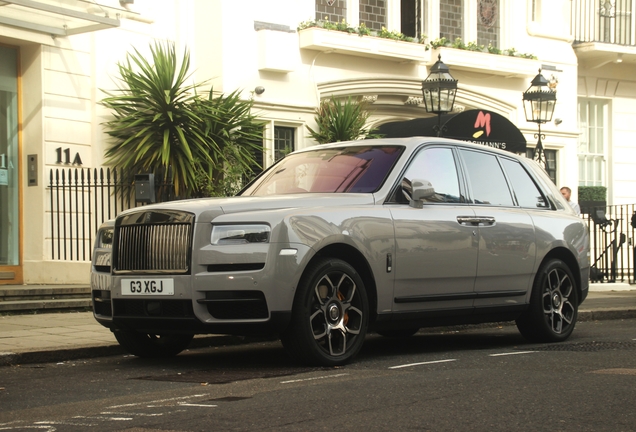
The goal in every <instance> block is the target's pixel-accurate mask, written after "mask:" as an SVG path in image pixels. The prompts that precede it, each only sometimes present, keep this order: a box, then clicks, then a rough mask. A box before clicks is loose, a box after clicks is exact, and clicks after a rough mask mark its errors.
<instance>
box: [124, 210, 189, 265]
mask: <svg viewBox="0 0 636 432" xmlns="http://www.w3.org/2000/svg"><path fill="white" fill-rule="evenodd" d="M193 219H194V217H193V215H191V214H189V213H181V212H157V211H153V212H140V213H138V214H134V215H127V216H126V217H125V218H123V219H122V220H121V221H120V220H118V221H117V224H116V233H115V242H116V246H115V249H116V253H114V257H113V258H114V261H115V262H114V272H115V273H119V274H122V273H180V274H183V273H188V272H189V271H190V250H191V245H192V230H193V226H194V225H193Z"/></svg>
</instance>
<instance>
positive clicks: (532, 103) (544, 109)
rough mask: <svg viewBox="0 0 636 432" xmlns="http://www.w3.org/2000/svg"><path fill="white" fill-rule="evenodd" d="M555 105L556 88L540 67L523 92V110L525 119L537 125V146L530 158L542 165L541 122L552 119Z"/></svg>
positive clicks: (543, 159)
mask: <svg viewBox="0 0 636 432" xmlns="http://www.w3.org/2000/svg"><path fill="white" fill-rule="evenodd" d="M555 105H556V90H554V89H553V88H552V87H551V86H550V82H549V81H548V80H547V79H545V77H544V76H543V75H541V69H539V73H538V74H537V76H536V77H534V78H533V80H532V83H531V84H530V87H528V90H526V91H525V92H523V110H524V111H525V114H526V120H527V121H529V122H532V123H536V124H537V125H538V127H539V133H537V134H534V137H535V138H536V139H537V146H536V147H535V148H534V154H533V156H532V158H533V159H535V160H536V161H537V162H539V163H540V164H541V165H543V166H545V158H544V153H543V144H542V142H541V141H542V140H544V139H545V135H543V134H542V133H541V124H543V123H547V122H549V121H551V120H552V114H554V106H555Z"/></svg>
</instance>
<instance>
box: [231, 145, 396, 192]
mask: <svg viewBox="0 0 636 432" xmlns="http://www.w3.org/2000/svg"><path fill="white" fill-rule="evenodd" d="M402 150H403V147H400V146H389V145H384V146H351V147H336V148H322V149H321V148H316V149H315V150H312V151H307V152H301V153H295V154H291V155H289V156H287V157H286V158H285V159H283V160H282V161H280V162H279V163H278V164H276V165H275V166H273V167H272V168H271V169H270V170H269V171H268V172H266V173H265V175H263V176H262V177H261V178H260V179H258V180H257V181H256V182H255V183H254V184H252V185H251V186H250V187H249V188H247V189H246V190H245V191H244V192H243V193H242V194H241V195H243V196H246V195H250V196H266V195H280V194H291V193H303V192H313V193H321V192H323V193H324V192H327V193H333V192H350V193H370V192H375V191H377V190H378V189H379V188H380V186H382V183H384V180H385V179H386V177H387V175H388V174H389V172H390V171H391V168H392V167H393V165H394V164H395V161H397V159H398V157H399V156H400V154H402Z"/></svg>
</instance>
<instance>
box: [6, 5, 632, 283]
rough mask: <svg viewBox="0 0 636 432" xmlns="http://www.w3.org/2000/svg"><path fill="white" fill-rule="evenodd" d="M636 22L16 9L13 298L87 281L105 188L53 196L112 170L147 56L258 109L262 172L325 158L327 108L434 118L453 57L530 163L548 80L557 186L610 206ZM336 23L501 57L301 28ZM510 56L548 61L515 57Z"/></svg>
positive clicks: (616, 189)
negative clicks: (537, 81) (124, 66)
mask: <svg viewBox="0 0 636 432" xmlns="http://www.w3.org/2000/svg"><path fill="white" fill-rule="evenodd" d="M606 3H609V4H610V5H611V7H609V6H607V7H606V6H603V5H604V4H606ZM602 4H603V5H602ZM634 14H636V0H615V1H610V2H600V1H599V0H551V1H550V2H548V1H546V0H333V1H332V0H272V1H265V0H121V1H120V0H95V1H90V2H89V1H84V0H5V1H4V2H2V5H0V121H1V124H2V128H0V284H22V283H27V284H71V283H87V282H88V280H89V266H90V242H91V240H92V236H94V231H95V230H96V225H97V224H98V223H99V222H100V220H99V219H100V218H102V216H103V214H104V211H105V210H104V208H103V207H100V208H99V209H97V208H95V209H94V210H91V211H90V212H89V210H87V209H86V208H85V207H82V205H86V206H88V204H85V203H84V201H82V198H85V199H86V203H88V202H89V199H90V196H91V194H92V195H95V194H97V189H94V190H90V189H86V190H80V191H79V192H76V196H75V197H71V195H70V194H65V193H63V194H60V193H59V191H60V187H57V188H56V187H53V186H52V185H53V184H55V183H56V182H58V183H59V179H57V178H56V176H57V175H59V174H60V173H64V175H65V176H69V177H70V176H71V175H75V174H74V173H75V172H77V171H76V170H77V169H81V171H80V172H84V170H86V171H88V170H89V169H99V168H101V167H103V165H104V150H105V149H106V148H107V147H108V145H109V141H108V136H107V135H106V134H105V133H104V130H103V128H102V126H101V124H102V122H104V121H105V120H106V119H108V118H109V115H110V113H109V112H108V111H107V110H105V109H104V108H103V107H102V106H101V105H100V104H99V101H100V100H101V99H102V98H103V97H104V93H103V90H113V89H115V88H116V86H117V83H116V77H117V62H121V61H123V60H124V59H125V56H126V54H127V53H129V52H132V51H133V49H134V48H136V49H137V50H139V51H140V52H142V53H149V46H150V43H152V42H153V41H154V40H169V41H173V42H175V44H176V46H177V47H178V51H179V52H183V50H184V49H186V48H187V49H188V50H189V51H190V53H191V59H192V63H193V65H194V68H195V69H193V71H192V72H193V76H192V79H193V81H194V82H202V81H206V80H210V83H211V84H212V85H213V87H214V90H215V91H222V92H226V93H229V92H231V91H233V90H236V89H239V90H241V91H242V94H243V97H244V98H246V99H247V98H253V99H254V102H255V105H254V106H255V113H256V114H257V115H258V116H259V117H260V118H261V119H263V120H265V121H266V127H265V130H264V137H263V144H264V147H265V149H266V150H265V152H264V155H263V164H264V165H265V166H268V165H270V164H271V163H273V161H274V160H275V159H276V158H277V157H278V156H279V155H280V154H281V153H282V152H285V151H288V150H291V149H299V148H304V147H307V146H311V145H314V144H315V142H313V141H312V140H311V139H310V138H308V132H307V129H306V127H307V126H310V127H315V126H316V125H315V121H314V110H315V109H316V108H317V107H318V105H319V103H320V101H321V100H324V99H327V98H332V97H348V96H352V97H358V98H361V99H364V100H365V101H367V102H368V103H369V108H370V110H371V111H372V116H371V121H372V123H373V125H376V126H379V125H381V124H384V123H387V122H392V121H400V120H410V119H415V118H421V117H429V116H432V114H428V113H427V112H426V110H425V108H424V105H423V103H422V91H421V86H422V80H424V79H425V78H426V77H427V75H428V73H429V70H430V68H431V66H432V65H433V64H434V63H435V61H436V60H437V59H438V56H440V55H441V59H442V61H443V62H444V63H445V64H446V65H447V66H448V67H449V68H450V70H451V73H452V75H453V76H454V78H456V79H458V91H457V97H456V101H455V110H456V111H461V110H487V111H490V112H494V113H497V114H500V115H502V116H504V117H505V118H506V119H508V120H510V122H511V123H513V124H514V125H516V127H517V128H518V129H519V130H520V131H521V132H522V133H523V135H524V136H525V138H526V140H527V143H528V148H530V149H531V148H532V147H533V146H534V145H535V143H536V142H537V138H536V137H535V134H536V133H537V125H536V124H534V123H530V122H527V121H526V118H525V114H524V110H523V104H522V93H523V92H524V91H525V90H526V89H527V88H528V87H529V85H530V81H531V80H532V78H533V77H534V76H535V75H536V74H537V72H538V70H539V69H541V71H542V74H543V75H544V76H545V77H546V78H548V79H550V80H552V82H554V83H557V82H558V85H557V104H556V108H555V112H554V117H553V121H552V122H550V123H546V124H544V125H542V126H541V132H542V133H543V134H545V139H544V140H543V146H544V147H545V149H546V157H547V159H548V171H549V173H550V174H551V176H552V177H553V179H554V180H555V182H556V183H557V184H558V185H559V186H563V185H567V186H570V187H571V188H572V189H573V191H574V198H575V199H576V186H578V185H591V186H606V187H607V188H608V196H607V201H608V203H609V204H630V203H635V202H636V187H635V186H636V174H635V173H636V121H634V119H635V118H636V74H635V73H634V72H636V24H635V16H634ZM606 15H607V16H606ZM325 17H327V18H328V19H329V21H330V22H332V23H333V22H342V20H345V21H346V23H348V25H349V26H350V27H351V28H360V26H362V25H364V26H366V27H368V28H370V29H372V30H376V31H379V32H381V31H382V27H384V28H385V29H387V30H389V31H395V32H401V33H403V34H406V35H408V36H413V37H416V38H418V39H422V35H426V37H427V39H426V42H431V41H436V40H437V39H439V38H441V37H445V38H446V39H447V40H449V41H456V38H461V40H462V41H463V42H464V43H469V42H474V43H475V44H477V45H484V46H488V45H491V46H492V47H494V48H497V49H499V50H500V51H504V54H491V53H488V52H477V51H470V50H467V49H458V48H453V47H447V46H441V47H438V48H432V47H430V46H429V45H428V44H426V43H418V41H411V42H405V41H396V40H391V39H386V38H379V37H376V36H371V35H365V36H359V35H358V34H355V33H354V34H349V33H347V32H343V31H338V30H325V29H324V28H318V27H309V28H305V29H302V30H298V27H299V25H300V24H301V23H303V22H307V21H316V20H324V19H325ZM581 17H587V18H581ZM589 17H592V18H589ZM427 48H428V49H427ZM513 49H514V51H516V52H517V53H528V54H532V55H533V56H534V57H535V58H524V57H519V56H514V55H505V54H506V53H509V52H510V51H511V50H513ZM74 170H75V171H74ZM71 173H73V174H71ZM66 180H69V179H66ZM75 181H76V180H75V179H73V180H72V181H71V183H72V182H75ZM74 193H75V192H74ZM77 194H79V195H77ZM77 196H79V198H77ZM93 198H94V197H93ZM67 199H68V200H71V199H72V200H73V201H72V202H71V203H70V204H69V203H68V202H60V200H64V201H66V200H67ZM69 205H70V207H69ZM64 206H66V207H64ZM61 208H64V209H66V210H64V212H63V214H61V213H60V211H59V209H61ZM108 211H110V210H108ZM108 211H106V213H108ZM113 211H116V210H113ZM89 213H90V214H89ZM97 213H99V214H97ZM106 216H108V214H107V215H106ZM87 222H88V223H87ZM80 227H81V230H80V229H79V228H80ZM87 245H88V246H87Z"/></svg>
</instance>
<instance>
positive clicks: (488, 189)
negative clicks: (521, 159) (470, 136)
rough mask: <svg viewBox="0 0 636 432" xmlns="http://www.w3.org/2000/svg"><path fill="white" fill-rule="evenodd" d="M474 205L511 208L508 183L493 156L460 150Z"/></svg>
mask: <svg viewBox="0 0 636 432" xmlns="http://www.w3.org/2000/svg"><path fill="white" fill-rule="evenodd" d="M461 153H462V158H463V159H464V163H465V164H466V170H467V171H468V181H469V183H470V188H471V193H472V198H473V200H474V202H475V204H488V205H494V206H512V205H513V202H512V196H511V195H510V190H509V189H508V183H506V178H505V177H504V174H503V171H502V170H501V166H500V165H499V162H497V158H496V157H495V156H494V155H489V154H486V153H481V152H475V151H470V150H462V151H461Z"/></svg>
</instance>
